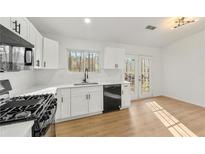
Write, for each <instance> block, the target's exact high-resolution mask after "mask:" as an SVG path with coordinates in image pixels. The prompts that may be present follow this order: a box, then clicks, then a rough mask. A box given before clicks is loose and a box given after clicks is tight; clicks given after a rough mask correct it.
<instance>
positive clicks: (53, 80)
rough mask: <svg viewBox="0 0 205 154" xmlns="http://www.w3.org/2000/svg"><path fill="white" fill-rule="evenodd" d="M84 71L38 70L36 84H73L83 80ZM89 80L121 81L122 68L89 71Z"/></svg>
mask: <svg viewBox="0 0 205 154" xmlns="http://www.w3.org/2000/svg"><path fill="white" fill-rule="evenodd" d="M83 78H84V73H83V72H69V71H68V70H63V69H62V70H36V71H35V80H36V85H55V84H71V83H79V82H82V80H83ZM88 81H89V82H120V81H122V73H121V71H120V70H102V71H101V72H99V73H89V80H88Z"/></svg>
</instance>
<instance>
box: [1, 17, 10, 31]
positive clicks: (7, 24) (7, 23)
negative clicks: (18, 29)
mask: <svg viewBox="0 0 205 154" xmlns="http://www.w3.org/2000/svg"><path fill="white" fill-rule="evenodd" d="M10 22H11V21H10V18H9V17H0V24H1V25H3V26H4V27H6V28H8V29H11V25H10V24H11V23H10Z"/></svg>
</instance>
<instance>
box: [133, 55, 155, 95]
mask: <svg viewBox="0 0 205 154" xmlns="http://www.w3.org/2000/svg"><path fill="white" fill-rule="evenodd" d="M143 57H148V58H150V59H151V65H150V92H149V93H148V94H145V95H142V94H141V84H140V78H141V77H140V76H141V58H143ZM152 59H153V57H152V56H151V55H138V73H137V83H138V86H137V87H138V98H139V99H143V98H148V97H152V96H153V88H152V87H153V86H152V84H153V82H152V77H153V75H152Z"/></svg>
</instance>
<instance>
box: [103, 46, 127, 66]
mask: <svg viewBox="0 0 205 154" xmlns="http://www.w3.org/2000/svg"><path fill="white" fill-rule="evenodd" d="M124 56H125V50H124V49H121V48H112V47H106V48H105V50H104V69H123V65H124Z"/></svg>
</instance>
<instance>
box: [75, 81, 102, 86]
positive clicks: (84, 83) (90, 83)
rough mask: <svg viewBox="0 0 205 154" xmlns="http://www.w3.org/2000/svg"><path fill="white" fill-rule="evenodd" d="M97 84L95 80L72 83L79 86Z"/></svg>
mask: <svg viewBox="0 0 205 154" xmlns="http://www.w3.org/2000/svg"><path fill="white" fill-rule="evenodd" d="M95 84H98V83H97V82H82V83H74V86H80V85H95Z"/></svg>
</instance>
